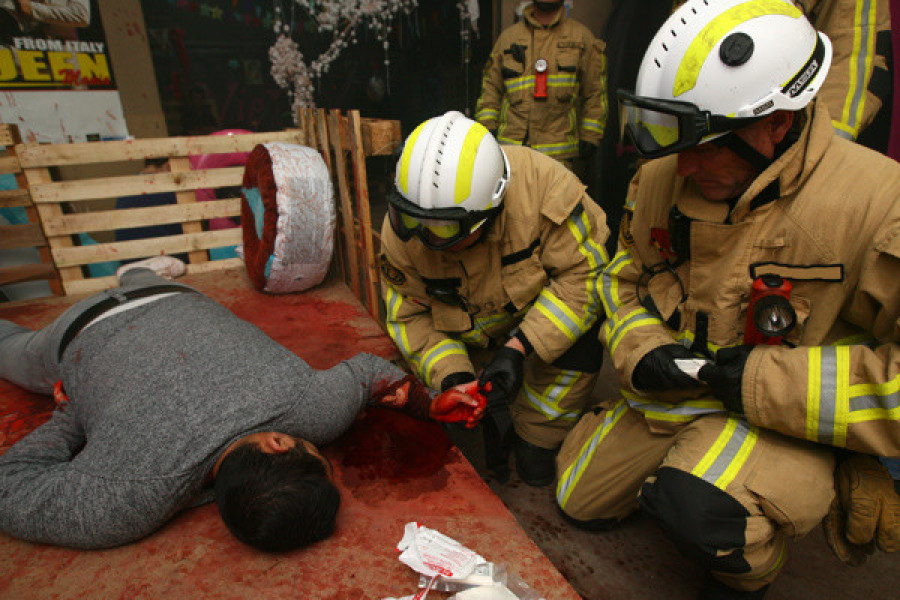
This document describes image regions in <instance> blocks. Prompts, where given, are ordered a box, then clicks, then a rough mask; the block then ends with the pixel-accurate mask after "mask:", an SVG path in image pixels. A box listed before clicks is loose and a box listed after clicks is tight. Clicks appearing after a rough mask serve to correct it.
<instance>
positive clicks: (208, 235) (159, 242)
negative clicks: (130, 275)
mask: <svg viewBox="0 0 900 600" xmlns="http://www.w3.org/2000/svg"><path fill="white" fill-rule="evenodd" d="M241 241H242V240H241V229H240V228H239V227H235V228H234V229H219V230H217V231H202V232H200V233H185V234H183V235H171V236H166V237H158V238H148V239H146V240H130V241H127V242H112V243H109V244H96V245H93V246H76V247H71V248H58V249H54V250H52V253H53V260H54V262H55V263H56V265H57V266H58V267H63V268H65V267H74V266H80V265H88V264H92V263H97V262H104V261H107V260H128V259H130V258H146V257H148V256H156V255H158V254H178V253H180V252H189V253H193V252H204V253H205V252H206V250H208V249H209V248H220V247H222V246H234V245H236V244H240V243H241ZM203 262H207V261H203Z"/></svg>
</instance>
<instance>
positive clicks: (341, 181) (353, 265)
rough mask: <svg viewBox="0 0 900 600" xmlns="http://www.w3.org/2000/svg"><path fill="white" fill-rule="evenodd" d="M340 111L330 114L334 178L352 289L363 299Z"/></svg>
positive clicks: (329, 130) (329, 124) (329, 129)
mask: <svg viewBox="0 0 900 600" xmlns="http://www.w3.org/2000/svg"><path fill="white" fill-rule="evenodd" d="M340 121H341V113H340V111H337V110H333V111H331V112H330V113H329V114H328V133H329V137H330V138H331V146H332V147H333V148H334V176H335V178H336V179H337V187H338V194H339V198H340V203H339V204H338V209H339V210H338V214H339V215H340V216H341V223H342V225H343V227H342V229H343V230H344V247H345V248H346V249H347V262H348V263H349V264H348V268H347V272H348V275H349V279H350V289H351V290H353V294H354V295H355V296H356V297H357V298H362V294H361V292H360V289H359V258H358V257H357V252H358V248H357V245H356V238H355V236H354V235H353V206H352V204H351V202H350V190H349V188H348V184H347V166H346V162H345V157H344V145H343V143H342V140H341V134H340Z"/></svg>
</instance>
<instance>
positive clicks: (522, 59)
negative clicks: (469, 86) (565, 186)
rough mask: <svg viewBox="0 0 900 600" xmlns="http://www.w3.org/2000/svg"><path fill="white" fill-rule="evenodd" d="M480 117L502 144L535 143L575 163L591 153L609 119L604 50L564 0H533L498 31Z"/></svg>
mask: <svg viewBox="0 0 900 600" xmlns="http://www.w3.org/2000/svg"><path fill="white" fill-rule="evenodd" d="M475 119H476V120H477V121H478V122H479V123H481V124H482V125H484V126H485V127H487V128H488V129H489V130H491V131H492V132H494V133H495V134H496V135H497V139H498V140H499V141H500V143H501V144H516V145H526V146H531V147H532V148H534V149H535V150H537V151H538V152H541V153H542V154H546V155H547V156H552V157H553V158H555V159H557V160H559V161H562V162H563V163H565V164H566V166H568V167H569V168H572V167H573V159H575V158H576V157H578V156H581V158H583V159H585V160H587V159H588V158H590V156H592V155H593V153H594V150H596V148H597V145H598V144H599V143H600V139H601V138H602V137H603V129H604V126H605V124H606V58H605V57H604V55H603V48H602V45H601V42H600V41H599V40H597V39H596V38H595V37H594V36H593V34H591V32H590V30H589V29H588V28H587V27H585V26H584V25H582V24H581V23H578V22H577V21H573V20H571V19H568V18H567V17H566V11H565V9H564V8H563V3H562V0H553V1H548V2H534V3H533V5H531V6H528V7H526V8H525V11H524V19H523V20H522V21H521V22H519V23H516V24H515V25H513V26H512V27H510V28H509V29H506V30H505V31H504V32H503V33H501V34H500V37H499V38H498V39H497V43H496V44H494V49H493V51H492V52H491V56H490V57H489V58H488V61H487V64H486V65H485V68H484V79H483V82H482V91H481V98H479V99H478V106H477V108H476V112H475Z"/></svg>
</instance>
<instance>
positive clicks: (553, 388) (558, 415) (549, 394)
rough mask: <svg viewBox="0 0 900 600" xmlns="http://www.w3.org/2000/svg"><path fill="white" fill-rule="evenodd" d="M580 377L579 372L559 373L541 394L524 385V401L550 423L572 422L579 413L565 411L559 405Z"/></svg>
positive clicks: (565, 371)
mask: <svg viewBox="0 0 900 600" xmlns="http://www.w3.org/2000/svg"><path fill="white" fill-rule="evenodd" d="M580 376H581V372H580V371H568V370H563V371H560V373H559V375H557V376H556V378H555V379H554V380H553V383H551V384H550V385H548V386H547V387H546V388H545V389H544V391H543V392H539V391H538V390H536V389H535V388H533V387H532V386H530V385H528V384H527V383H526V384H524V385H522V389H523V390H524V392H525V399H526V400H527V401H528V403H529V404H530V405H531V406H533V407H534V408H535V409H537V410H538V411H539V412H540V413H541V414H542V415H544V416H545V417H547V418H548V419H549V420H551V421H574V420H575V419H577V418H578V417H579V416H580V415H581V413H580V412H579V411H566V410H564V409H563V408H561V407H560V405H559V404H560V402H562V401H563V400H564V399H565V397H566V396H567V395H568V394H569V392H570V391H572V387H573V386H574V385H575V384H576V383H577V382H578V378H579V377H580Z"/></svg>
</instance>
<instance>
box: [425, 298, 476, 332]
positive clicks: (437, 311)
mask: <svg viewBox="0 0 900 600" xmlns="http://www.w3.org/2000/svg"><path fill="white" fill-rule="evenodd" d="M431 319H432V321H433V323H434V328H435V329H437V330H438V331H443V332H460V331H468V330H469V329H471V328H472V317H470V316H469V313H467V312H466V311H464V310H463V309H462V308H460V307H458V306H451V305H449V304H441V303H440V302H435V303H434V304H432V305H431Z"/></svg>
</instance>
